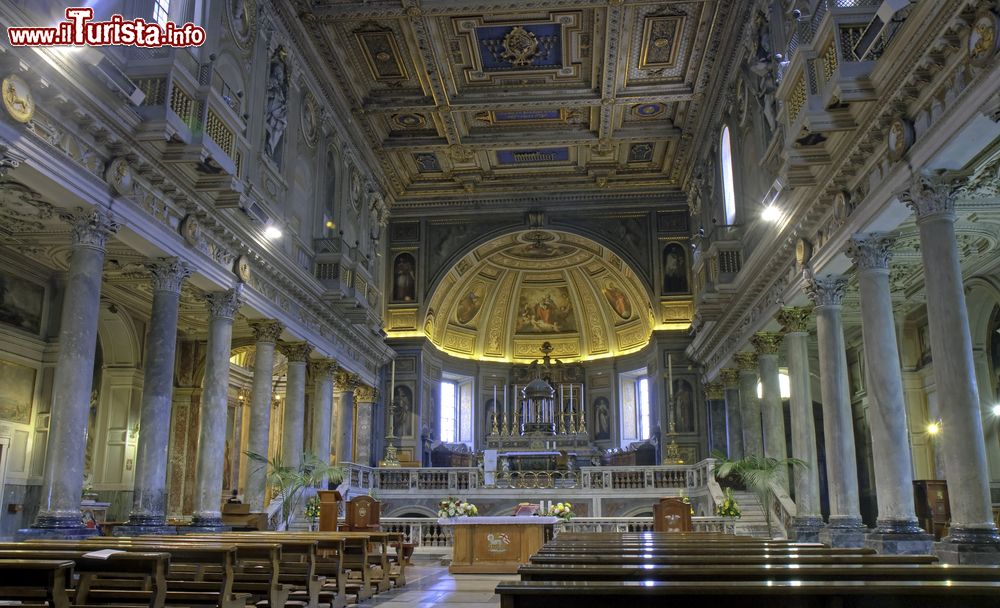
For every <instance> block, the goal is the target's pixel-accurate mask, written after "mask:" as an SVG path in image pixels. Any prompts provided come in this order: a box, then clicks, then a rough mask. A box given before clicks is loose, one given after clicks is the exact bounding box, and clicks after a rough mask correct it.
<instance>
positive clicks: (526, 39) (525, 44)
mask: <svg viewBox="0 0 1000 608" xmlns="http://www.w3.org/2000/svg"><path fill="white" fill-rule="evenodd" d="M503 50H504V52H503V54H502V55H500V56H501V57H502V58H503V59H506V60H507V61H509V62H511V63H512V64H513V65H515V66H525V65H531V62H532V61H533V60H534V58H535V55H536V54H537V53H538V38H536V37H535V35H534V34H533V33H531V32H529V31H527V30H525V29H524V28H523V27H521V26H520V25H518V26H515V27H514V28H513V29H511V30H510V32H509V33H508V34H507V35H506V36H504V38H503Z"/></svg>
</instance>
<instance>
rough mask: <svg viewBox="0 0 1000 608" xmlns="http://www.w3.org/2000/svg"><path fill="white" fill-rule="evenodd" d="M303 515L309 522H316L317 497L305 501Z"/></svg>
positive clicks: (317, 513)
mask: <svg viewBox="0 0 1000 608" xmlns="http://www.w3.org/2000/svg"><path fill="white" fill-rule="evenodd" d="M305 515H306V518H307V519H309V521H313V522H314V521H316V518H317V517H319V496H313V497H312V498H310V499H309V500H307V501H306V512H305Z"/></svg>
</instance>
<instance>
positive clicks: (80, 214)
mask: <svg viewBox="0 0 1000 608" xmlns="http://www.w3.org/2000/svg"><path fill="white" fill-rule="evenodd" d="M59 217H61V218H62V219H63V221H65V222H69V223H70V224H71V225H72V226H73V245H77V246H81V247H90V248H93V249H100V250H102V251H103V250H104V247H105V245H107V242H108V235H111V234H115V233H116V232H118V229H119V228H120V227H121V225H120V224H119V223H118V222H116V221H115V219H114V217H113V216H112V215H111V213H110V212H108V211H105V210H104V209H101V208H100V207H95V208H94V209H91V210H90V211H85V210H84V209H83V208H77V210H76V211H75V212H63V213H60V214H59Z"/></svg>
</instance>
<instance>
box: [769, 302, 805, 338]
mask: <svg viewBox="0 0 1000 608" xmlns="http://www.w3.org/2000/svg"><path fill="white" fill-rule="evenodd" d="M812 310H813V309H812V306H789V307H788V308H782V309H781V310H779V311H778V315H777V317H776V318H777V319H778V323H781V331H783V332H784V333H786V334H796V333H806V332H808V331H809V317H810V316H811V315H812Z"/></svg>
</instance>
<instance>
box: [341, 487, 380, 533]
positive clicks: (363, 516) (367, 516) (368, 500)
mask: <svg viewBox="0 0 1000 608" xmlns="http://www.w3.org/2000/svg"><path fill="white" fill-rule="evenodd" d="M381 513H382V505H381V504H379V502H378V501H377V500H375V499H374V498H372V497H371V496H355V497H354V498H352V499H351V500H349V501H348V502H347V514H346V516H345V517H344V528H345V529H346V530H348V531H350V532H377V531H378V529H379V526H380V524H379V516H380V515H381Z"/></svg>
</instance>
